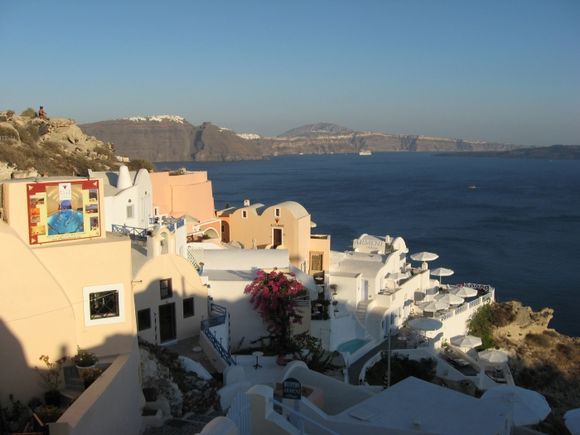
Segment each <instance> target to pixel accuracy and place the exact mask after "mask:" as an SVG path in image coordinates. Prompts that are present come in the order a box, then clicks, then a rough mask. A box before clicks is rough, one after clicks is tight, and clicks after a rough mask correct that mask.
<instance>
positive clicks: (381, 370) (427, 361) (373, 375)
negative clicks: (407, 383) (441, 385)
mask: <svg viewBox="0 0 580 435" xmlns="http://www.w3.org/2000/svg"><path fill="white" fill-rule="evenodd" d="M387 369H388V360H387V357H386V356H385V357H383V359H381V360H380V361H379V362H377V363H376V364H375V365H374V366H372V367H371V368H370V369H369V370H368V371H367V374H366V381H367V382H368V383H369V384H371V385H384V386H386V385H387ZM436 373H437V362H436V361H435V360H434V359H432V358H421V359H420V360H419V361H417V360H413V359H409V357H407V356H401V355H392V356H391V385H393V384H396V383H397V382H399V381H402V380H403V379H405V378H408V377H409V376H414V377H416V378H419V379H423V380H424V381H427V382H431V381H432V380H433V379H434V378H435V375H436Z"/></svg>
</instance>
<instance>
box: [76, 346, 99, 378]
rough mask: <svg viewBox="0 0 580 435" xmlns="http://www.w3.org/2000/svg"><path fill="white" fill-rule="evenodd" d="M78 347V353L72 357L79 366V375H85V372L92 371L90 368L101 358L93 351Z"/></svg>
mask: <svg viewBox="0 0 580 435" xmlns="http://www.w3.org/2000/svg"><path fill="white" fill-rule="evenodd" d="M77 349H78V350H77V354H76V355H75V356H73V357H72V358H71V359H72V361H73V362H74V364H75V366H76V367H77V370H78V371H79V375H80V376H81V377H83V372H87V371H90V369H93V368H94V367H95V364H97V361H98V360H99V359H98V358H97V355H95V354H94V353H92V352H89V351H87V350H82V349H81V348H79V347H77Z"/></svg>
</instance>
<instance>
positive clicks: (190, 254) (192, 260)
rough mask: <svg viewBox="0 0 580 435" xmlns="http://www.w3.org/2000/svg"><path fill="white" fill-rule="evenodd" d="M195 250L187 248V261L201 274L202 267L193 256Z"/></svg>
mask: <svg viewBox="0 0 580 435" xmlns="http://www.w3.org/2000/svg"><path fill="white" fill-rule="evenodd" d="M193 251H194V250H193V249H191V247H190V246H188V247H187V259H188V260H189V262H190V263H191V264H192V265H193V267H195V270H197V272H198V273H201V265H200V264H199V263H198V262H197V260H196V258H195V255H193Z"/></svg>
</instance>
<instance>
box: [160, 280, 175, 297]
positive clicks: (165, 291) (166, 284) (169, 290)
mask: <svg viewBox="0 0 580 435" xmlns="http://www.w3.org/2000/svg"><path fill="white" fill-rule="evenodd" d="M159 292H160V297H161V299H168V298H170V297H172V296H173V286H172V285H171V278H168V279H161V280H159Z"/></svg>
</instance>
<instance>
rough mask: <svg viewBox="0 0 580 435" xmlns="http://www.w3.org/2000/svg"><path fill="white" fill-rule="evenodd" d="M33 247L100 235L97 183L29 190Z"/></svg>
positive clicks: (36, 185) (35, 185)
mask: <svg viewBox="0 0 580 435" xmlns="http://www.w3.org/2000/svg"><path fill="white" fill-rule="evenodd" d="M26 187H27V189H26V190H27V193H28V228H29V236H30V244H31V245H37V244H42V243H49V242H57V241H61V240H74V239H83V238H88V237H98V236H100V235H101V225H100V222H101V213H100V204H99V181H98V180H78V181H77V180H74V181H67V182H58V183H33V184H28V185H27V186H26Z"/></svg>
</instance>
